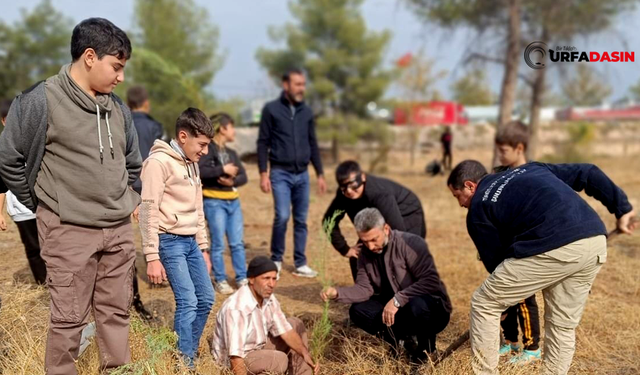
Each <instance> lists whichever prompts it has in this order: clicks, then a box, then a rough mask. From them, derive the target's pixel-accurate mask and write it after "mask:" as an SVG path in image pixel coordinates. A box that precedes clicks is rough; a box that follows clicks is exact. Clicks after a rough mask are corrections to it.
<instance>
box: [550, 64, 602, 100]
mask: <svg viewBox="0 0 640 375" xmlns="http://www.w3.org/2000/svg"><path fill="white" fill-rule="evenodd" d="M562 93H563V94H564V96H565V97H566V98H567V100H568V101H569V103H570V104H571V105H573V106H594V105H599V104H602V102H603V101H604V100H605V99H606V98H608V97H609V96H610V95H611V93H612V90H611V86H609V85H608V84H607V83H606V82H605V81H604V80H603V79H602V78H600V77H599V76H598V74H597V73H596V72H595V71H594V70H593V69H592V68H590V67H589V66H588V65H587V64H578V65H577V66H576V69H575V72H574V73H573V74H572V76H571V77H570V78H569V79H568V80H567V81H565V83H564V84H563V85H562Z"/></svg>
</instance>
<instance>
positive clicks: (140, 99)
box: [127, 85, 164, 194]
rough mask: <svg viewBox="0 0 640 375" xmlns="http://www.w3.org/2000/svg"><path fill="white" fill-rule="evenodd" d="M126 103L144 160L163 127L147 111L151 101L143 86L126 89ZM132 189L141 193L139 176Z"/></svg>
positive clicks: (162, 133) (160, 135) (149, 109)
mask: <svg viewBox="0 0 640 375" xmlns="http://www.w3.org/2000/svg"><path fill="white" fill-rule="evenodd" d="M127 105H128V106H129V108H130V109H131V118H132V119H133V125H135V127H136V132H137V133H138V145H139V146H140V156H142V161H143V162H144V161H145V160H147V158H148V157H149V151H150V150H151V147H152V146H153V142H155V141H156V139H162V137H163V135H164V129H163V128H162V124H160V123H159V122H158V121H156V120H154V119H153V117H151V115H149V112H150V111H151V102H149V94H148V93H147V89H145V88H144V87H143V86H140V85H136V86H132V87H131V88H130V89H129V90H127ZM133 190H135V191H136V192H137V193H138V194H141V193H142V183H141V182H140V178H138V179H137V180H136V182H135V183H134V184H133Z"/></svg>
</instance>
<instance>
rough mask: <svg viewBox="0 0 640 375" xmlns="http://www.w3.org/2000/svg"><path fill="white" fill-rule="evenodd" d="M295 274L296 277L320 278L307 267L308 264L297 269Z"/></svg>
mask: <svg viewBox="0 0 640 375" xmlns="http://www.w3.org/2000/svg"><path fill="white" fill-rule="evenodd" d="M293 274H294V275H295V276H300V277H309V278H313V277H316V276H318V273H317V272H316V271H314V270H312V269H311V267H309V266H307V265H306V264H305V265H304V266H301V267H298V268H296V270H295V271H294V272H293Z"/></svg>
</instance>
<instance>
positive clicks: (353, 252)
mask: <svg viewBox="0 0 640 375" xmlns="http://www.w3.org/2000/svg"><path fill="white" fill-rule="evenodd" d="M360 250H362V243H358V244H356V245H355V246H353V247H350V248H349V251H347V253H346V254H345V255H344V256H346V257H347V258H357V257H359V256H360Z"/></svg>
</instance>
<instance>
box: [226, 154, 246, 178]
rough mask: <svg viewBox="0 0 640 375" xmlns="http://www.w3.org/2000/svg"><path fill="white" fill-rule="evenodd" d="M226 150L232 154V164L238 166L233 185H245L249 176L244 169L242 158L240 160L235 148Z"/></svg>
mask: <svg viewBox="0 0 640 375" xmlns="http://www.w3.org/2000/svg"><path fill="white" fill-rule="evenodd" d="M227 151H228V152H229V153H230V154H231V155H232V156H231V157H232V158H233V164H235V165H236V167H238V175H236V178H235V179H234V185H233V186H234V187H240V186H242V185H246V184H247V182H248V181H249V178H248V177H247V171H246V169H244V164H242V160H240V157H239V156H238V153H237V152H236V151H235V150H231V149H227Z"/></svg>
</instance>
